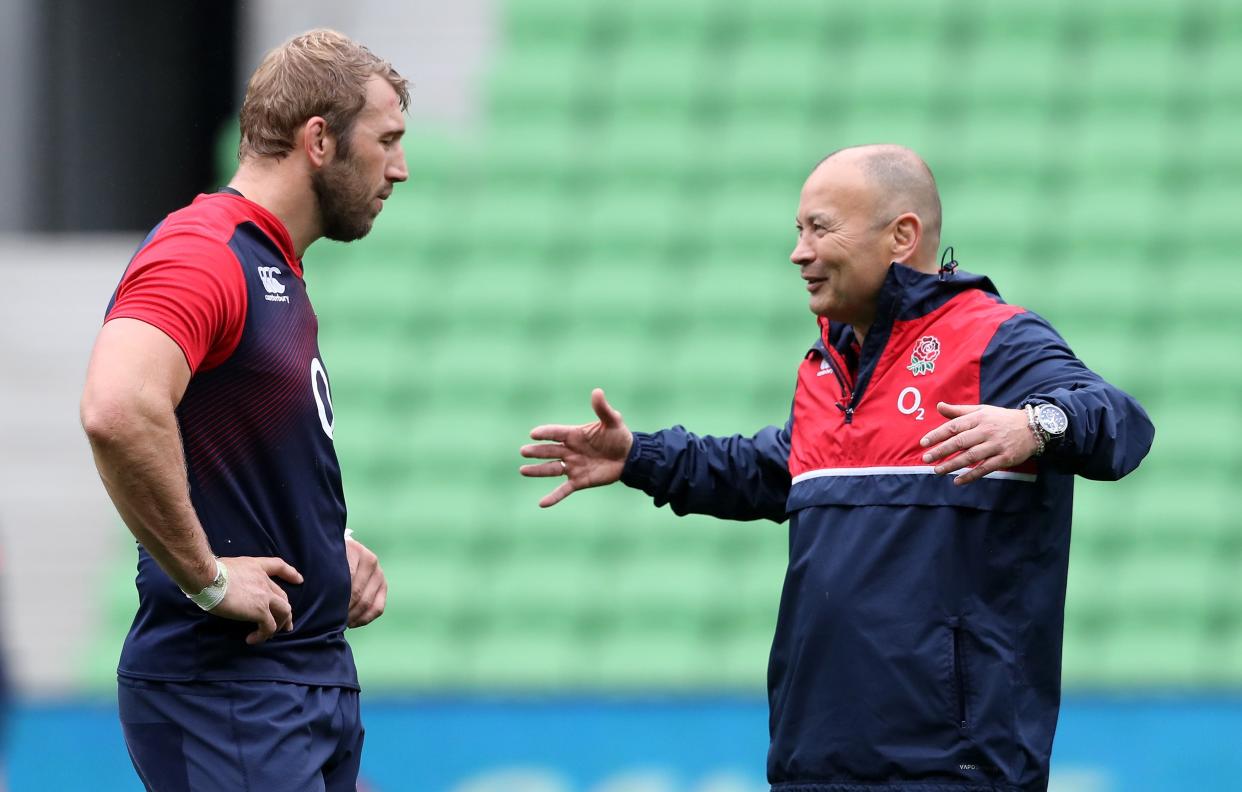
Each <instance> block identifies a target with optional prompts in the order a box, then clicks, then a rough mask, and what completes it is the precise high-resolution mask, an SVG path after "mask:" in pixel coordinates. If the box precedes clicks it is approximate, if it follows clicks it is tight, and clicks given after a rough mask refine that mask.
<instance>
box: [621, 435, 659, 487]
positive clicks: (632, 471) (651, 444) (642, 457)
mask: <svg viewBox="0 0 1242 792" xmlns="http://www.w3.org/2000/svg"><path fill="white" fill-rule="evenodd" d="M633 435H634V443H633V445H631V446H630V454H629V456H627V457H626V458H625V467H624V468H622V470H621V483H622V484H624V485H625V486H627V487H633V488H635V489H641V490H645V489H646V488H647V487H648V486H649V485H650V484H651V482H652V478H653V476H654V475H655V472H656V469H657V468H658V467H659V464H660V458H661V457H662V456H663V454H661V451H660V444H659V442H658V441H657V440H656V438H655V435H652V434H648V433H647V432H633Z"/></svg>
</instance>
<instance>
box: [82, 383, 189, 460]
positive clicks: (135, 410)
mask: <svg viewBox="0 0 1242 792" xmlns="http://www.w3.org/2000/svg"><path fill="white" fill-rule="evenodd" d="M172 410H173V408H172V405H168V404H161V403H156V402H153V401H152V400H151V399H150V398H149V397H144V396H143V394H141V393H130V392H126V391H123V390H117V389H113V388H101V387H92V386H91V385H89V384H88V385H87V387H86V389H85V390H84V391H83V393H82V400H81V402H80V403H79V405H78V415H79V419H80V420H81V422H82V429H83V430H84V431H85V432H86V438H87V440H89V441H90V444H91V446H92V447H93V448H97V449H99V448H108V447H111V446H114V445H116V444H117V443H118V442H123V441H124V440H125V438H127V437H129V436H131V435H133V434H134V433H135V432H139V431H141V430H142V428H143V427H144V426H146V425H148V424H150V423H158V422H159V421H160V418H161V416H162V415H163V414H165V413H167V414H169V415H171V413H172Z"/></svg>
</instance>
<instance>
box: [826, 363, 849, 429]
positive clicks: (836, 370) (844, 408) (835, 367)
mask: <svg viewBox="0 0 1242 792" xmlns="http://www.w3.org/2000/svg"><path fill="white" fill-rule="evenodd" d="M824 354H825V355H827V356H828V360H829V361H831V362H832V373H833V374H835V375H836V377H837V384H838V385H840V386H841V396H842V398H843V399H845V403H844V404H842V403H841V402H837V409H838V410H840V411H841V412H843V413H845V422H846V423H847V424H850V423H853V422H854V407H855V405H854V394H853V392H852V391H851V390H850V383H849V381H848V380H846V378H845V374H844V371H845V360H844V359H843V358H842V357H841V356H840V355H838V354H837V351H836V350H835V349H833V348H832V347H830V346H828V345H827V344H824Z"/></svg>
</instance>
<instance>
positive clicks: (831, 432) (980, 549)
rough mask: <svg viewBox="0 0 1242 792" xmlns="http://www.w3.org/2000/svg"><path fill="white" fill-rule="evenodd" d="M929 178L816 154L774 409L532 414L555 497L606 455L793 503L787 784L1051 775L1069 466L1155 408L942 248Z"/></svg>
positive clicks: (877, 784) (1077, 469)
mask: <svg viewBox="0 0 1242 792" xmlns="http://www.w3.org/2000/svg"><path fill="white" fill-rule="evenodd" d="M940 220H941V218H940V198H939V195H938V193H937V190H936V183H935V180H934V178H933V177H932V174H931V171H930V170H929V169H928V167H927V165H926V164H925V163H924V162H923V161H922V159H920V158H919V157H918V155H916V154H915V153H914V152H912V151H910V150H909V149H905V148H902V147H899V146H891V145H882V146H861V147H855V148H849V149H843V150H841V151H838V152H835V153H833V154H831V155H829V156H828V157H827V158H825V159H824V160H823V161H822V162H821V163H820V164H819V165H818V166H817V167H816V168H815V169H814V171H813V172H812V173H811V175H810V176H809V178H807V180H806V183H805V184H804V185H803V187H802V195H801V200H800V202H799V205H798V215H797V226H798V241H797V244H796V245H795V247H794V250H793V253H792V254H791V256H790V259H791V260H792V262H793V263H794V264H795V265H797V267H798V271H799V273H800V274H801V276H802V280H803V281H804V282H805V288H806V290H807V292H808V294H809V296H810V300H809V301H810V308H811V311H812V312H813V313H814V314H815V315H816V317H817V319H818V325H819V327H818V329H819V332H818V333H817V335H816V338H815V342H814V343H813V344H812V345H811V347H810V349H809V350H808V351H807V353H806V355H805V356H804V358H803V359H802V361H801V363H800V365H799V369H798V380H797V386H796V390H795V392H794V400H793V411H792V415H791V416H790V418H789V420H788V421H787V422H786V423H785V425H784V427H777V426H769V427H767V428H766V429H763V430H761V431H760V432H759V433H758V434H756V435H754V436H752V437H742V436H736V435H735V436H733V437H708V436H703V437H700V436H696V435H693V434H691V433H689V432H687V431H685V430H684V429H682V428H680V427H675V428H672V429H666V430H663V431H660V432H656V433H654V434H646V433H643V432H631V431H630V430H629V429H628V428H626V426H625V424H624V423H623V422H622V420H621V415H620V414H619V413H618V412H617V411H616V410H614V409H613V408H612V407H611V405H609V404H608V402H607V401H606V400H605V398H604V394H603V392H602V391H600V390H596V391H595V392H594V393H592V395H591V403H592V407H593V408H594V410H595V413H596V416H597V417H598V420H597V421H595V422H593V423H589V424H584V425H581V426H566V425H545V426H539V427H537V428H535V429H534V430H533V431H532V432H531V437H532V439H534V440H538V441H545V442H540V443H536V444H532V445H526V446H523V448H522V450H521V452H522V455H523V456H525V457H528V458H533V459H537V460H546V461H541V462H536V463H533V464H528V465H525V466H523V468H522V473H523V474H524V475H527V476H552V477H555V476H563V477H565V480H564V481H563V482H561V483H560V485H559V486H558V487H557V488H556V489H555V490H553V491H552V492H551V493H550V494H548V495H547V496H545V497H544V498H543V500H542V501H541V502H540V505H541V506H545V507H547V506H552V505H553V504H555V503H558V502H559V501H561V500H562V499H563V498H565V497H567V496H568V495H569V494H571V493H573V492H575V491H576V490H579V489H584V488H587V487H595V486H601V485H605V484H611V483H613V482H616V481H621V482H623V483H625V484H627V485H629V486H631V487H635V488H638V489H641V490H643V491H644V492H646V493H647V494H648V495H650V496H652V497H653V498H654V499H655V503H656V505H657V506H661V505H664V504H666V503H667V504H669V505H670V506H671V507H672V509H673V511H674V512H676V513H677V514H687V513H698V514H709V515H713V516H716V517H721V518H725V519H734V520H755V519H769V520H773V521H775V522H783V521H785V520H789V521H790V527H789V543H790V547H789V568H788V571H787V574H786V577H785V586H784V591H783V593H782V595H781V602H780V611H779V616H778V620H777V627H776V635H775V637H774V639H773V644H772V653H771V657H770V667H769V671H768V684H769V706H770V709H771V718H770V728H771V746H770V750H769V754H768V779H769V781H770V782H771V783H772V785H773V789H780V790H781V792H854V791H857V792H863V791H864V790H865V791H866V792H877V791H878V790H914V789H917V790H919V792H934V791H936V790H945V792H949V791H950V790H952V792H963V790H1024V792H1025V791H1026V790H1045V789H1047V785H1048V764H1049V756H1050V754H1051V751H1052V736H1053V732H1054V730H1055V727H1056V721H1057V711H1058V707H1059V703H1060V692H1061V691H1060V678H1061V636H1062V627H1063V624H1064V601H1065V582H1066V569H1067V565H1068V559H1069V540H1070V516H1071V504H1072V499H1073V485H1074V475H1075V474H1077V475H1082V476H1085V477H1087V478H1093V479H1107V480H1113V479H1118V478H1120V477H1122V476H1124V475H1126V474H1127V473H1129V472H1130V471H1131V470H1133V469H1134V468H1136V467H1137V466H1138V464H1139V462H1140V461H1141V460H1142V459H1143V457H1144V456H1145V455H1146V453H1147V450H1148V449H1149V448H1150V446H1151V441H1152V437H1153V434H1154V430H1153V428H1152V425H1151V422H1150V421H1149V420H1148V418H1147V415H1146V413H1144V411H1143V409H1142V407H1140V406H1139V404H1138V403H1137V402H1136V401H1135V400H1134V399H1133V398H1131V397H1130V396H1128V395H1127V394H1125V393H1124V392H1122V391H1120V390H1118V389H1117V388H1115V387H1113V386H1112V385H1110V384H1108V383H1107V382H1105V381H1104V380H1102V379H1101V378H1100V377H1099V376H1098V375H1096V374H1095V373H1093V372H1092V371H1090V370H1089V369H1087V368H1086V366H1084V365H1083V364H1082V363H1081V362H1080V361H1079V360H1078V359H1077V358H1076V357H1075V356H1074V354H1073V353H1072V352H1071V351H1070V349H1069V347H1068V346H1067V345H1066V343H1065V342H1064V341H1063V340H1062V339H1061V337H1060V336H1059V335H1057V333H1056V332H1055V331H1054V330H1053V329H1052V327H1050V326H1049V325H1048V323H1047V322H1046V321H1045V320H1044V319H1042V318H1040V317H1039V316H1036V315H1035V314H1033V313H1031V312H1029V311H1026V310H1024V309H1022V308H1019V307H1017V306H1013V305H1007V304H1006V303H1004V302H1003V301H1002V300H1001V298H1000V296H999V295H998V294H997V292H996V289H995V287H994V286H993V285H992V283H991V281H989V280H988V279H987V278H984V277H980V276H976V275H969V274H967V273H964V272H962V273H959V272H955V264H954V263H952V262H950V263H949V264H947V265H946V266H943V267H938V266H937V264H936V258H935V254H936V250H937V248H938V247H939V244H940V239H939V237H940Z"/></svg>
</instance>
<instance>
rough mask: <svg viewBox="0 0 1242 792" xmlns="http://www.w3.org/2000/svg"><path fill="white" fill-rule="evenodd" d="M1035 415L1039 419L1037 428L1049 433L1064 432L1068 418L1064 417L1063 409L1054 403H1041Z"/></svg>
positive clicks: (1060, 433)
mask: <svg viewBox="0 0 1242 792" xmlns="http://www.w3.org/2000/svg"><path fill="white" fill-rule="evenodd" d="M1035 417H1036V420H1037V421H1039V428H1040V429H1043V430H1044V431H1045V432H1047V433H1048V434H1050V435H1054V436H1055V435H1062V434H1065V430H1066V429H1067V428H1068V427H1069V419H1068V418H1066V417H1065V411H1064V410H1062V409H1061V408H1060V407H1058V406H1056V405H1055V404H1041V405H1040V407H1039V413H1038V414H1037V415H1036V416H1035Z"/></svg>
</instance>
